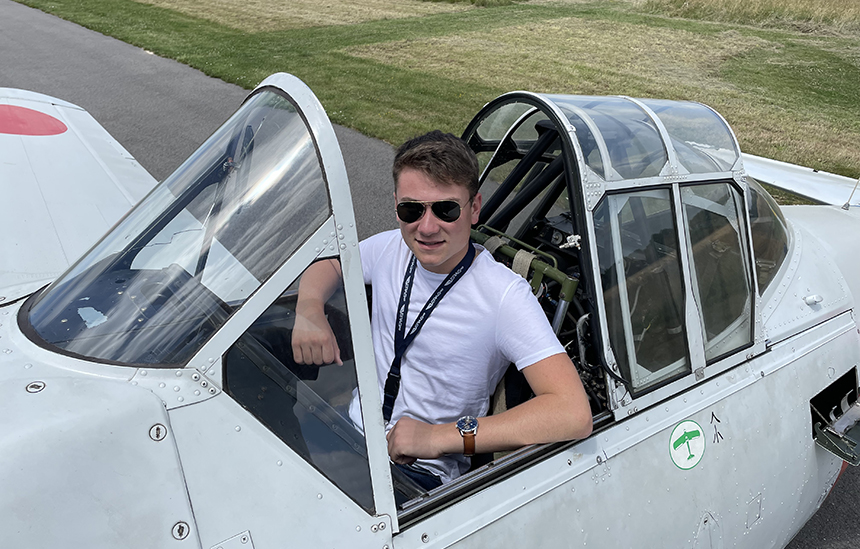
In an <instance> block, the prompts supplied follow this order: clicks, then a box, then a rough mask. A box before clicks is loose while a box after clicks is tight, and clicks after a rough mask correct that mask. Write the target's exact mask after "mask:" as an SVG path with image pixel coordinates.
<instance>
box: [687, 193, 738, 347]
mask: <svg viewBox="0 0 860 549" xmlns="http://www.w3.org/2000/svg"><path fill="white" fill-rule="evenodd" d="M681 202H682V203H683V205H684V215H685V217H686V223H687V234H688V236H689V239H690V246H691V248H690V251H689V257H690V263H691V264H692V266H693V276H694V278H695V281H694V283H693V290H694V292H695V293H696V294H697V296H698V302H699V304H700V307H699V311H700V313H699V314H700V315H701V322H702V326H703V328H704V334H705V358H706V359H707V360H712V359H714V358H717V357H719V356H722V355H724V354H726V353H729V352H731V351H734V350H736V349H738V348H740V347H744V346H746V345H747V344H749V343H750V342H751V341H752V323H751V311H752V298H751V284H750V280H749V274H748V273H749V270H748V268H747V265H748V263H747V257H746V252H745V250H746V247H745V246H744V241H743V237H742V234H743V225H742V222H741V218H740V213H741V212H743V201H742V200H741V196H740V193H738V192H737V191H736V190H735V189H734V188H733V187H732V186H731V185H730V184H728V183H715V184H711V185H696V186H690V187H683V188H682V189H681Z"/></svg>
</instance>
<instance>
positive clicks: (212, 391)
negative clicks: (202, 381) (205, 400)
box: [209, 387, 218, 395]
mask: <svg viewBox="0 0 860 549" xmlns="http://www.w3.org/2000/svg"><path fill="white" fill-rule="evenodd" d="M217 392H218V390H217V389H215V387H209V394H210V395H214V394H215V393H217Z"/></svg>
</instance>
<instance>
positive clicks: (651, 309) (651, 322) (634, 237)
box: [594, 189, 690, 393]
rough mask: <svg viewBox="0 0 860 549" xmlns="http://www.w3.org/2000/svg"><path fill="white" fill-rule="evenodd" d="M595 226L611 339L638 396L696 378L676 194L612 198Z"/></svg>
mask: <svg viewBox="0 0 860 549" xmlns="http://www.w3.org/2000/svg"><path fill="white" fill-rule="evenodd" d="M594 222H595V233H596V238H597V246H598V260H599V263H600V273H601V274H600V278H601V282H602V285H603V300H604V302H605V304H606V317H607V318H606V322H607V325H608V327H609V340H610V343H611V344H612V349H613V352H614V353H615V357H616V359H617V361H618V365H619V367H620V368H621V371H622V374H623V375H624V376H625V378H626V379H628V380H630V381H631V384H632V386H633V391H634V393H635V392H637V391H641V390H643V389H646V388H648V387H651V386H653V385H655V384H657V383H660V382H662V381H665V380H667V379H669V378H671V377H674V376H677V375H679V374H683V373H685V372H690V362H689V360H688V357H687V344H686V335H685V332H684V325H683V318H684V315H683V311H684V289H683V285H682V275H681V264H680V260H679V257H678V242H677V237H676V235H677V232H676V225H675V217H674V213H673V211H672V199H671V193H670V191H669V190H668V189H665V190H662V189H661V190H653V191H641V192H635V193H629V194H622V195H609V196H607V197H605V198H604V199H603V201H602V202H601V203H600V204H599V205H598V207H597V209H596V210H595V213H594Z"/></svg>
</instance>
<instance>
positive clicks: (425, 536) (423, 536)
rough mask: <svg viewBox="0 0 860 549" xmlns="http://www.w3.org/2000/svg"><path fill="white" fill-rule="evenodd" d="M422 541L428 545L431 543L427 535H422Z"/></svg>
mask: <svg viewBox="0 0 860 549" xmlns="http://www.w3.org/2000/svg"><path fill="white" fill-rule="evenodd" d="M421 541H423V542H424V543H427V542H428V541H430V536H428V535H427V534H421Z"/></svg>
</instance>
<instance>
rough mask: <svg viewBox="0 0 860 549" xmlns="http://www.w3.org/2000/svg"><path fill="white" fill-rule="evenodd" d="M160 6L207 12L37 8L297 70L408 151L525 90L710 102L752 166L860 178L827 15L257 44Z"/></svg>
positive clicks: (339, 112) (484, 12)
mask: <svg viewBox="0 0 860 549" xmlns="http://www.w3.org/2000/svg"><path fill="white" fill-rule="evenodd" d="M152 1H155V0H152ZM159 1H160V2H168V1H169V2H172V4H171V5H174V4H175V5H176V6H180V7H183V6H185V7H187V6H192V5H193V6H194V9H195V10H197V11H195V12H194V14H191V13H190V12H189V10H188V9H185V8H184V7H183V8H182V9H184V12H180V11H175V10H174V9H167V8H164V7H158V6H154V5H149V4H144V3H139V2H135V1H132V0H111V1H110V2H105V1H104V0H26V1H24V2H23V3H26V4H28V5H30V6H33V7H36V8H39V9H42V10H44V11H47V12H50V13H54V14H56V15H58V16H60V17H63V18H65V19H69V20H71V21H74V22H76V23H79V24H81V25H83V26H86V27H88V28H91V29H93V30H96V31H99V32H102V33H104V34H108V35H111V36H115V37H117V38H119V39H121V40H123V41H126V42H129V43H131V44H134V45H137V46H140V47H142V48H145V49H147V50H149V51H152V52H154V53H157V54H159V55H162V56H165V57H171V58H174V59H177V60H179V61H181V62H183V63H186V64H188V65H190V66H192V67H195V68H198V69H200V70H202V71H203V72H205V73H207V74H209V75H211V76H214V77H217V78H221V79H223V80H225V81H228V82H232V83H236V84H239V85H241V86H243V87H246V88H251V87H253V86H254V85H256V84H257V83H259V82H260V81H261V80H262V79H263V78H265V77H266V76H268V75H269V74H271V73H274V72H279V71H284V72H290V73H292V74H295V75H296V76H298V77H299V78H301V79H302V80H304V81H305V82H306V83H307V84H308V85H309V86H310V87H311V89H313V90H314V92H315V93H316V94H317V96H318V97H319V98H320V100H321V101H322V103H323V106H324V107H325V108H326V110H327V112H328V114H329V116H330V117H331V119H332V121H334V122H336V123H339V124H343V125H346V126H349V127H352V128H355V129H357V130H359V131H361V132H362V133H365V134H367V135H370V136H373V137H378V138H381V139H384V140H386V141H388V142H390V143H393V144H397V143H400V142H402V141H403V140H405V139H407V138H408V137H410V136H412V135H415V134H417V133H420V132H424V131H427V130H429V129H432V128H437V127H438V128H441V129H443V130H446V131H451V132H454V133H459V132H461V131H462V130H463V128H464V127H465V125H466V124H467V123H468V121H469V119H470V118H471V117H472V116H473V115H474V114H475V113H476V112H477V111H478V109H480V107H481V106H482V105H483V104H484V103H486V102H487V101H489V100H491V99H492V98H494V97H495V96H497V95H499V94H501V93H504V92H507V91H510V90H512V89H527V90H532V91H553V92H559V93H600V94H623V95H632V96H639V97H663V98H669V99H691V100H697V101H702V102H704V103H706V104H709V105H711V106H713V107H714V108H716V109H717V110H718V111H719V112H720V113H721V114H723V115H724V116H725V117H726V118H727V120H728V121H729V123H730V124H731V125H732V127H733V129H734V130H735V133H736V134H737V136H738V139H739V141H740V142H741V146H742V148H743V149H744V150H745V151H746V152H750V153H753V154H759V155H762V156H768V157H771V158H776V159H779V160H785V161H788V162H793V163H798V164H802V165H807V166H811V167H813V168H817V169H823V170H827V171H831V172H835V173H841V174H843V175H847V176H851V177H858V176H860V158H858V157H860V155H857V154H856V151H857V146H856V143H857V142H858V141H860V89H858V83H860V33H858V34H852V33H851V32H848V31H846V29H849V30H850V29H851V28H853V27H852V24H853V23H854V22H856V21H854V20H852V19H850V18H849V19H848V20H847V21H845V20H842V21H838V22H836V23H832V21H831V23H832V25H836V24H837V23H838V25H839V26H838V28H837V27H833V26H830V27H827V26H826V25H827V24H831V23H827V22H826V21H825V20H827V17H821V16H819V20H820V21H824V23H821V24H820V25H825V26H824V27H821V26H820V25H819V27H820V28H817V29H812V32H810V29H809V28H804V29H803V32H801V31H798V30H794V28H793V27H792V25H788V26H785V25H783V26H776V27H775V26H774V25H772V24H764V23H761V24H757V25H741V24H738V23H735V22H725V20H727V19H729V20H730V19H731V17H730V16H726V15H725V13H723V14H722V15H719V14H717V15H714V14H713V13H710V12H706V10H705V11H702V10H700V11H699V12H691V13H684V14H683V15H684V16H685V17H687V18H680V17H671V16H668V15H667V14H672V13H674V12H676V11H677V10H678V9H679V6H683V4H678V3H677V2H674V3H673V4H671V3H667V2H663V5H662V6H661V5H658V4H659V2H658V1H657V0H649V2H648V3H647V4H646V3H641V4H638V3H632V2H613V1H600V2H590V3H589V2H577V1H571V0H568V1H562V2H557V3H547V2H541V3H523V2H515V3H514V2H507V1H505V0H487V1H483V0H468V1H469V2H471V3H472V4H476V5H489V4H492V5H491V6H490V7H479V8H475V7H472V8H471V9H466V10H465V11H462V10H460V11H457V12H453V13H435V14H431V15H423V16H415V17H405V18H397V19H383V20H366V21H364V22H359V23H354V24H338V25H329V26H316V27H314V26H307V25H305V26H302V27H295V28H279V29H278V30H270V31H266V32H249V31H246V30H241V29H237V28H231V27H228V26H226V25H224V24H221V23H218V22H215V21H210V20H208V19H207V18H204V17H203V15H205V11H203V12H201V11H200V3H199V2H197V3H193V4H192V3H188V2H187V0H159ZM213 1H215V0H213ZM218 1H221V2H229V1H231V0H218ZM264 1H265V0H264ZM275 1H276V0H272V2H273V4H272V5H273V6H274V2H275ZM701 1H705V0H701ZM701 1H700V2H698V4H697V5H701ZM707 1H708V2H713V3H716V4H718V3H719V2H721V1H722V2H729V1H735V0H707ZM758 1H771V0H758ZM820 1H824V0H820ZM826 1H830V2H839V1H843V0H826ZM183 2H186V4H183ZM755 2H756V0H749V2H748V3H749V4H751V5H752V4H754V3H755ZM691 3H695V2H691ZM669 4H671V5H669ZM177 9H179V8H177ZM321 9H322V8H321ZM798 13H799V12H798ZM690 17H699V19H692V18H690ZM803 17H805V16H804V15H803V14H799V15H797V19H796V21H802V20H804V19H803ZM703 18H704V19H718V20H720V21H710V20H704V19H703ZM371 19H372V18H371ZM782 20H783V21H785V20H792V19H791V14H788V15H786V14H785V13H783V14H782ZM831 20H832V18H831ZM768 21H772V18H771V19H769V20H768ZM792 21H794V20H792ZM795 26H797V25H795ZM837 31H838V32H837Z"/></svg>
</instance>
